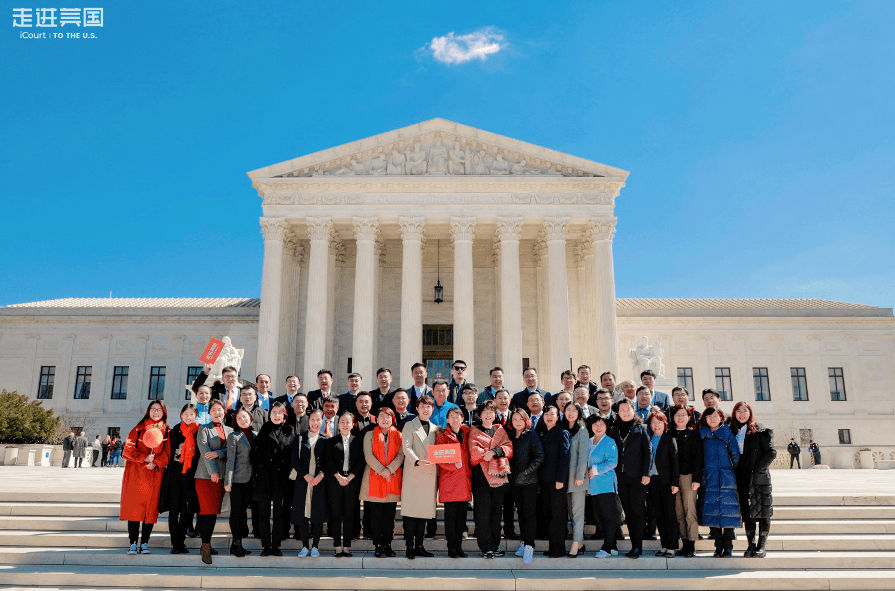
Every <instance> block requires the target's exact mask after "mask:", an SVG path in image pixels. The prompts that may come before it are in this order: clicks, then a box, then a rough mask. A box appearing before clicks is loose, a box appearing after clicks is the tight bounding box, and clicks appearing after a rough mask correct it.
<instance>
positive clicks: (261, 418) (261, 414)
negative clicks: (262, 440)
mask: <svg viewBox="0 0 895 591" xmlns="http://www.w3.org/2000/svg"><path fill="white" fill-rule="evenodd" d="M257 401H258V393H257V392H256V391H255V386H253V385H251V384H247V385H245V386H243V387H242V389H241V390H240V392H239V403H238V404H237V405H236V409H235V410H228V411H227V415H226V418H225V419H224V422H225V424H227V425H229V426H230V427H231V428H233V429H238V427H237V426H236V413H237V411H239V409H241V408H244V409H246V410H247V411H249V414H250V415H252V431H254V432H255V433H257V432H259V431H260V430H261V427H262V426H264V423H266V422H267V411H266V410H264V409H263V408H261V407H260V406H258V404H257Z"/></svg>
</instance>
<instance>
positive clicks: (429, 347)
mask: <svg viewBox="0 0 895 591" xmlns="http://www.w3.org/2000/svg"><path fill="white" fill-rule="evenodd" d="M453 360H454V327H453V325H451V324H424V325H423V363H425V364H426V371H427V372H428V373H429V378H428V380H427V381H426V383H428V384H429V386H431V385H432V382H433V381H435V380H437V379H439V378H441V379H445V380H450V379H451V362H452V361H453Z"/></svg>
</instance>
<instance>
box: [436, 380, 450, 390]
mask: <svg viewBox="0 0 895 591" xmlns="http://www.w3.org/2000/svg"><path fill="white" fill-rule="evenodd" d="M435 386H448V387H450V385H449V384H448V383H447V380H444V379H442V378H438V379H437V380H435V381H434V382H432V389H433V390H434V389H435Z"/></svg>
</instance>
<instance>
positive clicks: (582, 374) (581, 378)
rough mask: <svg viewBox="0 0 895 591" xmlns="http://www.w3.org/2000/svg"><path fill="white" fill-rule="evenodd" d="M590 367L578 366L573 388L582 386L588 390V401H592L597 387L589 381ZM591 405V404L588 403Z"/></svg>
mask: <svg viewBox="0 0 895 591" xmlns="http://www.w3.org/2000/svg"><path fill="white" fill-rule="evenodd" d="M590 376H591V373H590V366H589V365H579V366H578V380H577V381H576V382H575V388H578V387H580V386H584V387H586V388H587V389H588V399H589V400H590V399H593V397H594V395H595V394H596V393H597V389H598V388H599V386H597V384H595V383H594V382H592V381H591V379H590ZM590 404H591V405H593V402H591V403H590Z"/></svg>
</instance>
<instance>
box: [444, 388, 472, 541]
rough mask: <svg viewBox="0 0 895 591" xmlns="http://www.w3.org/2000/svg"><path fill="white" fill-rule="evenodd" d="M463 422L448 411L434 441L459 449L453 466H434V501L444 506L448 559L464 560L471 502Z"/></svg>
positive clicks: (466, 432)
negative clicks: (466, 529)
mask: <svg viewBox="0 0 895 591" xmlns="http://www.w3.org/2000/svg"><path fill="white" fill-rule="evenodd" d="M465 392H466V391H464V393H465ZM463 419H464V417H463V410H462V409H460V408H452V409H450V410H449V411H448V414H447V428H446V429H445V430H444V431H442V432H441V433H439V434H438V435H437V436H436V437H435V445H459V446H460V456H459V457H458V458H457V461H456V462H454V463H450V462H446V463H444V464H439V466H438V500H439V501H441V502H442V503H443V504H444V537H445V538H447V549H448V556H449V557H450V558H466V553H465V552H463V548H462V545H463V530H464V529H465V527H466V505H467V503H469V501H471V500H472V480H471V479H472V470H471V469H470V465H469V427H468V426H466V425H464V424H463Z"/></svg>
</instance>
